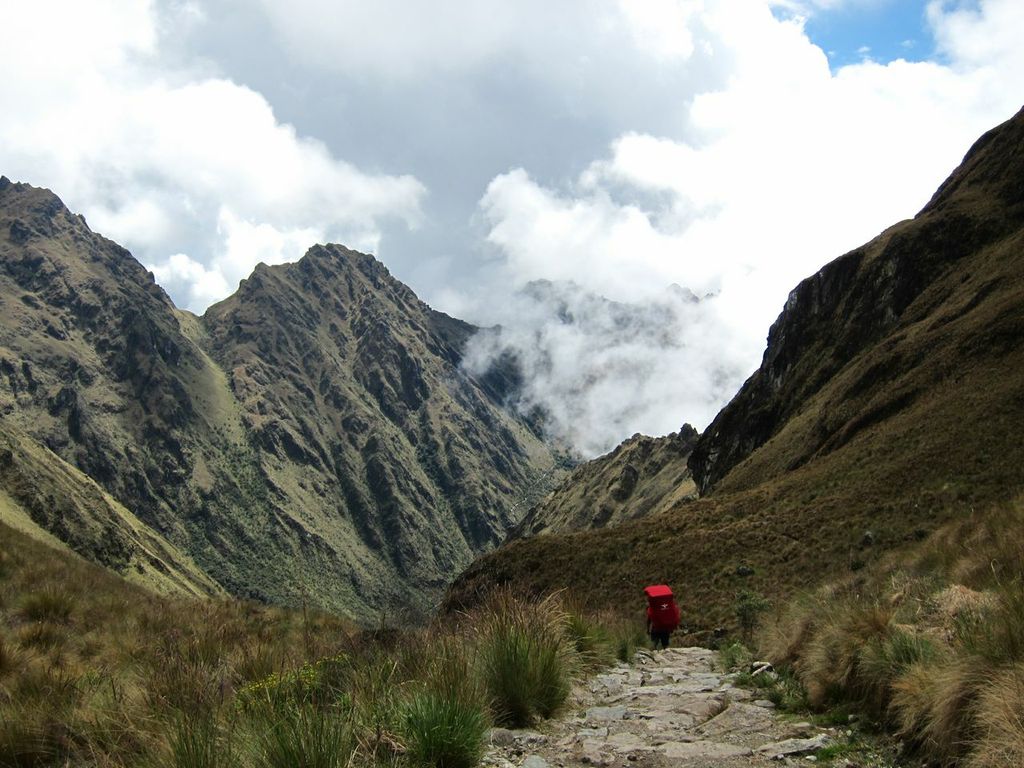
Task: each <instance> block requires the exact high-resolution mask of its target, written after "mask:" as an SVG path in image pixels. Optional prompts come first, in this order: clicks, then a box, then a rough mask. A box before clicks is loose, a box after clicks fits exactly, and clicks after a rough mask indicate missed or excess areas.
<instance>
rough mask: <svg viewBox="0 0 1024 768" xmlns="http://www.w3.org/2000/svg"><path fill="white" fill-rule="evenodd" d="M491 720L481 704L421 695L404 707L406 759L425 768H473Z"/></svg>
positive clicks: (434, 693) (436, 694) (435, 693)
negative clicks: (488, 722)
mask: <svg viewBox="0 0 1024 768" xmlns="http://www.w3.org/2000/svg"><path fill="white" fill-rule="evenodd" d="M486 732H487V717H486V715H485V714H484V709H483V707H482V706H481V705H480V703H479V702H476V701H472V700H469V699H465V698H460V697H453V696H446V695H445V694H443V693H440V692H438V691H431V690H426V691H421V692H419V693H416V694H414V695H413V697H412V699H411V700H410V701H409V702H408V703H407V704H406V705H405V706H404V708H403V713H402V724H401V733H402V736H403V738H404V742H405V746H406V758H407V759H408V760H409V762H410V763H411V764H412V765H414V766H423V767H424V768H473V766H475V765H477V763H479V761H480V758H481V757H482V756H483V751H484V735H485V734H486Z"/></svg>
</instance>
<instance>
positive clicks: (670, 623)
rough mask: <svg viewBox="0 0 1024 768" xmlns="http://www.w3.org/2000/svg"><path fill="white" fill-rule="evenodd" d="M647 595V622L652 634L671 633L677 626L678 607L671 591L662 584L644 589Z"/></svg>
mask: <svg viewBox="0 0 1024 768" xmlns="http://www.w3.org/2000/svg"><path fill="white" fill-rule="evenodd" d="M644 594H645V595H647V620H648V621H649V622H650V623H651V629H652V630H653V631H654V632H672V631H673V630H675V628H676V627H678V626H679V606H677V605H676V600H675V598H674V597H673V596H672V590H671V589H669V588H668V587H667V586H665V585H664V584H656V585H654V586H651V587H644Z"/></svg>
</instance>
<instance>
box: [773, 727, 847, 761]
mask: <svg viewBox="0 0 1024 768" xmlns="http://www.w3.org/2000/svg"><path fill="white" fill-rule="evenodd" d="M831 741H832V740H831V739H830V738H829V737H828V736H827V735H825V734H824V733H819V734H818V735H817V736H814V737H812V738H810V739H783V740H782V741H776V742H773V743H771V744H762V745H761V746H760V747H758V748H757V753H758V754H759V755H764V756H765V757H770V758H774V759H779V758H783V757H790V756H792V755H806V754H809V753H811V752H817V751H818V750H819V749H821V748H823V747H827V746H828V745H829V744H830V743H831Z"/></svg>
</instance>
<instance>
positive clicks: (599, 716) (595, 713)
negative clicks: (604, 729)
mask: <svg viewBox="0 0 1024 768" xmlns="http://www.w3.org/2000/svg"><path fill="white" fill-rule="evenodd" d="M625 716H626V708H625V707H622V706H619V707H591V708H590V709H588V710H587V722H588V723H610V722H614V721H615V720H622V719H623V718H624V717H625Z"/></svg>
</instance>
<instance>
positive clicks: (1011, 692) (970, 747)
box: [761, 499, 1024, 768]
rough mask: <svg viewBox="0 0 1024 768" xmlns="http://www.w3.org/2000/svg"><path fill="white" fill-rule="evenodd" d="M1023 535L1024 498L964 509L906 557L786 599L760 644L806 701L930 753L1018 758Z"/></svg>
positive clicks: (1022, 695)
mask: <svg viewBox="0 0 1024 768" xmlns="http://www.w3.org/2000/svg"><path fill="white" fill-rule="evenodd" d="M1022 541H1024V499H1020V500H1018V501H1017V502H1015V503H1014V504H1010V505H1005V506H1001V507H997V508H994V509H988V510H985V511H984V513H983V514H982V513H979V514H974V515H971V516H969V517H966V518H964V519H962V520H960V521H958V522H955V523H952V524H950V525H947V526H945V527H944V528H942V529H940V530H939V531H937V532H936V534H935V535H933V536H932V537H930V538H929V539H927V540H926V541H924V542H922V544H921V545H920V546H919V548H918V549H917V550H916V551H915V552H914V553H913V554H912V556H910V557H909V558H901V559H900V560H896V559H895V558H894V559H893V560H892V561H891V563H889V564H886V565H884V566H883V567H879V568H877V569H874V570H873V571H872V572H870V573H868V574H867V575H865V576H862V577H860V578H858V579H850V580H849V581H847V582H845V583H840V584H836V585H833V586H831V587H828V588H826V589H823V590H821V591H820V592H818V593H817V594H815V595H810V596H805V597H803V598H801V599H799V600H796V601H794V602H793V603H792V604H791V605H790V606H789V607H788V608H787V609H786V610H784V611H783V612H781V613H780V614H779V615H778V616H776V618H775V621H774V623H773V624H772V625H771V626H769V627H766V629H765V631H764V632H763V633H762V636H761V641H762V645H763V650H764V651H765V652H766V653H767V655H768V656H769V657H770V658H771V659H772V660H773V661H774V662H775V663H776V664H777V665H779V666H781V667H783V668H784V669H787V670H789V673H790V674H791V675H793V676H794V677H795V678H796V680H797V681H798V682H799V683H800V684H802V685H803V687H804V688H805V689H806V691H807V702H808V704H809V705H810V706H811V707H813V708H815V709H817V710H819V711H824V712H826V713H828V712H830V711H831V712H840V713H842V714H843V718H845V714H846V713H847V712H851V711H852V712H856V713H859V714H861V715H864V716H866V717H867V718H868V719H869V723H871V724H874V725H875V726H877V727H880V728H883V729H886V730H889V731H891V732H893V733H894V734H896V735H897V736H899V737H900V738H901V739H902V740H903V741H904V743H905V744H907V745H908V747H909V748H910V749H911V750H913V751H914V752H916V753H917V754H918V755H919V756H920V757H922V758H924V759H925V760H927V761H928V762H930V763H933V764H937V765H943V766H946V765H967V766H970V767H971V768H995V766H1005V765H1019V764H1021V763H1022V762H1024V717H1022V716H1021V712H1022V711H1024V558H1022V556H1021V555H1022V545H1021V543H1020V542H1022ZM780 679H781V678H780ZM841 719H842V718H841Z"/></svg>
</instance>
